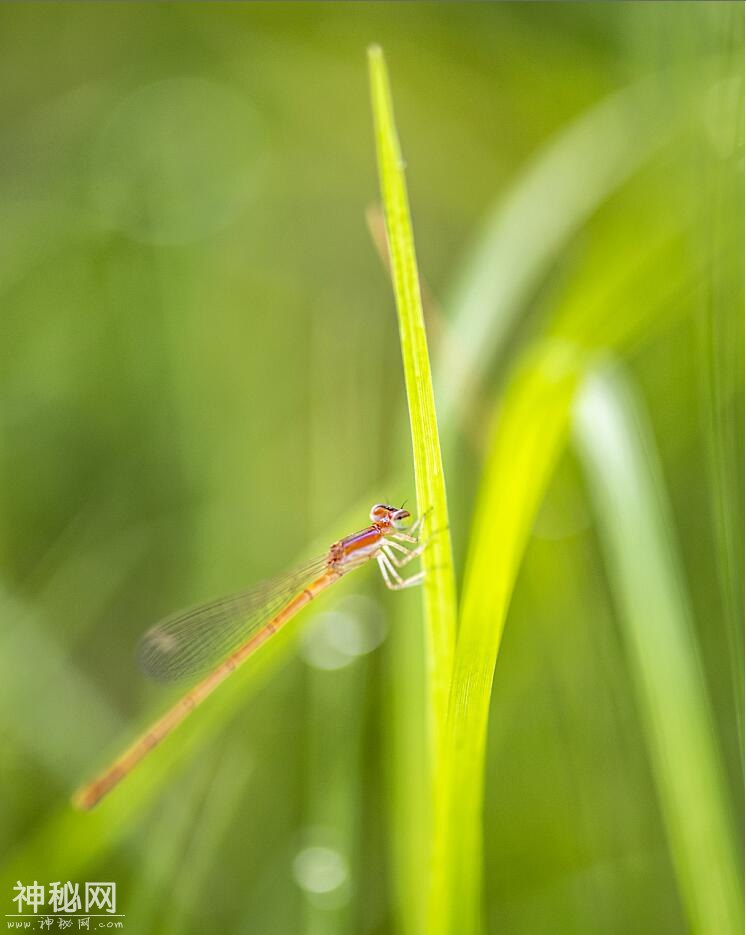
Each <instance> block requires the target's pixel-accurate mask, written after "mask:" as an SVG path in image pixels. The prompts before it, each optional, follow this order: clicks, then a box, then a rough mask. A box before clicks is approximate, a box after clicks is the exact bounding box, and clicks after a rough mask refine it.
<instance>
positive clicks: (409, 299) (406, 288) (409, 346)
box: [368, 46, 456, 744]
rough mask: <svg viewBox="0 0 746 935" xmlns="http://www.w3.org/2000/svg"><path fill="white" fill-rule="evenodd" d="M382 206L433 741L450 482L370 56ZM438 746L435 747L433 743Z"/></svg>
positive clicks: (443, 682) (448, 567)
mask: <svg viewBox="0 0 746 935" xmlns="http://www.w3.org/2000/svg"><path fill="white" fill-rule="evenodd" d="M368 61H369V68H370V83H371V97H372V105H373V119H374V124H375V136H376V151H377V155H378V173H379V180H380V187H381V199H382V202H383V207H384V212H385V216H386V233H387V236H388V242H389V253H390V257H391V276H392V280H393V284H394V294H395V296H396V307H397V312H398V316H399V334H400V339H401V348H402V358H403V363H404V378H405V382H406V388H407V400H408V403H409V419H410V426H411V431H412V449H413V456H414V471H415V486H416V490H417V504H418V508H419V510H420V511H421V512H425V511H427V516H426V520H425V528H424V535H425V537H426V538H427V535H428V533H433V532H436V533H437V534H436V535H435V536H434V537H433V540H432V543H431V545H430V547H429V548H428V549H427V550H426V551H425V553H424V555H423V567H424V569H425V572H426V581H425V585H424V588H423V593H424V609H425V626H426V629H427V633H428V650H427V651H428V678H429V685H430V692H431V699H432V718H433V720H432V723H431V724H430V725H429V726H430V729H431V732H432V734H431V736H432V737H433V738H435V737H436V735H437V730H438V728H437V726H436V725H438V724H441V725H442V724H443V723H445V713H446V709H447V704H448V692H449V684H450V678H451V669H452V661H453V647H454V642H455V632H456V588H455V582H454V576H453V562H452V557H451V540H450V533H449V529H448V510H447V506H446V490H445V480H444V477H443V465H442V460H441V454H440V444H439V441H438V425H437V421H436V418H435V399H434V396H433V386H432V377H431V374H430V360H429V356H428V350H427V337H426V335H425V322H424V316H423V312H422V299H421V296H420V280H419V275H418V272H417V259H416V256H415V249H414V237H413V233H412V221H411V217H410V212H409V201H408V198H407V188H406V182H405V178H404V161H403V159H402V155H401V150H400V148H399V139H398V136H397V132H396V126H395V123H394V112H393V107H392V103H391V92H390V89H389V82H388V75H387V72H386V65H385V62H384V58H383V52H382V51H381V49H380V48H379V47H377V46H374V47H372V48H371V49H370V50H369V52H368ZM435 743H436V744H437V741H435Z"/></svg>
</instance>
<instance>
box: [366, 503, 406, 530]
mask: <svg viewBox="0 0 746 935" xmlns="http://www.w3.org/2000/svg"><path fill="white" fill-rule="evenodd" d="M410 517H411V513H410V512H409V510H404V509H397V508H396V507H395V506H389V505H387V504H385V503H376V505H375V506H374V507H373V509H372V510H371V511H370V518H371V520H372V521H373V522H374V523H384V524H386V525H389V526H393V528H394V529H405V528H406V527H407V521H408V520H409V519H410Z"/></svg>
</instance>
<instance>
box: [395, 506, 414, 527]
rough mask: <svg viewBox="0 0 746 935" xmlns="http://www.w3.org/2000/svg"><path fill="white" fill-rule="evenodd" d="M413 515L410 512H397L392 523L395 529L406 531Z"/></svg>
mask: <svg viewBox="0 0 746 935" xmlns="http://www.w3.org/2000/svg"><path fill="white" fill-rule="evenodd" d="M410 516H411V514H410V512H409V510H396V511H395V512H394V513H393V515H392V516H391V523H392V525H393V527H394V529H406V527H407V526H408V525H409V522H408V521H409V518H410Z"/></svg>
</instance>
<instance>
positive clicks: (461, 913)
mask: <svg viewBox="0 0 746 935" xmlns="http://www.w3.org/2000/svg"><path fill="white" fill-rule="evenodd" d="M582 365H583V358H582V357H581V356H580V355H578V354H576V353H575V352H574V351H573V349H572V346H571V345H568V344H565V343H562V342H546V343H545V344H543V345H540V346H539V347H538V348H536V349H535V350H534V352H533V353H532V354H531V355H529V357H528V358H527V360H526V361H525V363H524V365H523V366H522V367H521V369H520V371H519V372H518V373H517V374H516V376H515V378H514V380H513V381H512V382H511V384H510V386H509V388H508V390H507V393H506V396H505V398H504V401H503V403H502V405H501V406H500V407H499V409H498V412H497V419H496V423H495V429H494V433H493V437H492V443H491V446H490V454H489V457H488V461H487V466H486V468H485V471H484V476H483V480H482V485H481V489H480V491H479V495H478V499H477V505H476V510H475V517H476V519H475V522H474V527H473V530H472V533H471V536H470V549H469V555H468V558H467V565H466V574H465V580H464V596H463V602H462V607H461V616H460V622H459V636H458V644H457V647H456V655H455V661H454V670H453V686H452V689H451V700H450V706H449V711H448V733H447V738H446V744H447V750H446V757H445V763H446V766H447V769H448V777H447V781H446V782H444V783H443V784H441V785H440V787H439V792H440V794H441V795H442V798H441V799H440V800H439V801H438V802H437V803H436V815H437V816H439V820H440V824H439V828H438V829H436V832H437V833H438V834H439V842H438V849H437V853H438V854H440V855H442V861H441V863H440V864H439V865H437V866H436V868H435V870H436V879H435V885H434V886H433V887H432V889H431V906H430V925H431V928H429V929H428V931H429V932H431V933H433V935H436V933H443V935H446V933H451V932H460V933H473V932H476V931H478V930H479V928H480V918H479V916H480V902H481V884H482V841H481V827H482V799H483V787H484V757H485V748H486V738H487V719H488V714H489V703H490V694H491V689H492V679H493V675H494V671H495V664H496V661H497V655H498V652H499V649H500V642H501V639H502V633H503V627H504V624H505V619H506V616H507V612H508V607H509V604H510V598H511V595H512V592H513V587H514V585H515V580H516V577H517V574H518V568H519V566H520V563H521V560H522V558H523V553H524V551H525V548H526V543H527V541H528V537H529V534H530V532H531V528H532V525H533V521H534V518H535V515H536V512H537V511H538V508H539V506H540V503H541V500H542V497H543V495H544V492H545V490H546V487H547V485H548V483H549V479H550V477H551V475H552V472H553V470H554V467H555V465H556V463H557V460H558V459H559V456H560V454H561V452H562V451H563V449H564V446H565V443H566V439H567V436H568V432H569V425H570V413H571V407H572V401H573V399H574V394H575V391H576V388H577V386H578V382H579V380H580V377H581V373H582Z"/></svg>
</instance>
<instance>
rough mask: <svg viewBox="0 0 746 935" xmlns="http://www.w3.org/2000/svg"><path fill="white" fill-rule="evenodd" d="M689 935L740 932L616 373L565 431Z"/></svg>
mask: <svg viewBox="0 0 746 935" xmlns="http://www.w3.org/2000/svg"><path fill="white" fill-rule="evenodd" d="M574 434H575V440H576V443H577V446H578V448H579V451H580V453H581V456H582V458H583V461H584V463H585V467H586V471H587V476H588V483H589V486H590V491H591V495H592V499H593V502H594V504H595V508H596V513H597V517H598V522H599V526H600V533H601V538H602V541H603V544H604V547H605V550H606V553H607V559H608V566H609V575H610V580H611V585H612V589H613V591H614V592H615V594H616V596H617V599H618V603H619V609H620V614H621V621H622V626H623V633H624V637H625V639H626V642H627V648H628V654H629V661H630V667H631V671H632V677H633V680H634V683H635V687H636V689H637V692H638V694H639V707H640V713H641V717H642V720H643V724H644V727H645V731H646V735H647V741H648V745H649V749H650V758H651V761H652V765H653V772H654V776H655V780H656V784H657V787H658V795H659V798H660V805H661V810H662V813H663V818H664V822H665V826H666V830H667V834H668V838H669V844H670V850H671V857H672V860H673V864H674V868H675V870H676V874H677V877H678V881H679V887H680V891H681V895H682V899H683V902H684V906H685V909H686V911H687V914H688V916H689V923H690V926H691V930H692V931H693V932H695V933H701V935H705V933H708V935H709V933H712V932H718V933H722V935H731V933H733V935H735V933H736V932H740V931H743V917H742V901H741V899H740V896H739V892H740V881H739V873H738V871H737V869H736V859H735V848H734V832H733V826H732V819H731V816H730V814H729V808H728V803H727V801H726V794H725V784H724V780H723V775H722V769H721V763H720V755H719V751H718V747H717V742H716V739H715V733H714V726H713V720H712V714H711V711H710V704H709V699H708V696H707V690H706V686H705V681H704V676H703V672H702V663H701V659H700V653H699V648H698V646H697V642H696V639H695V636H694V633H693V627H692V612H691V609H690V606H689V602H688V599H687V596H686V590H685V587H684V575H683V571H682V569H681V568H680V565H679V559H678V556H677V554H676V549H675V547H674V542H673V534H672V525H673V524H672V522H671V517H670V515H669V507H668V504H667V502H666V498H665V494H664V488H663V484H662V480H661V475H660V466H659V464H658V460H657V457H656V454H655V444H654V440H653V438H652V435H651V431H650V429H649V427H648V425H647V423H646V420H645V418H644V414H643V412H642V411H641V408H640V406H639V404H638V403H637V401H636V400H635V399H634V397H633V395H632V393H631V390H630V388H629V387H628V386H627V385H626V383H625V382H624V381H623V379H622V377H621V376H620V375H619V373H617V372H615V371H614V370H612V369H611V368H605V369H604V370H602V371H599V372H598V373H597V374H595V375H594V376H593V377H592V378H591V379H590V380H589V381H588V383H587V384H586V385H585V387H584V389H583V392H582V395H581V396H580V397H579V400H578V406H577V411H576V417H575V424H574Z"/></svg>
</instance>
